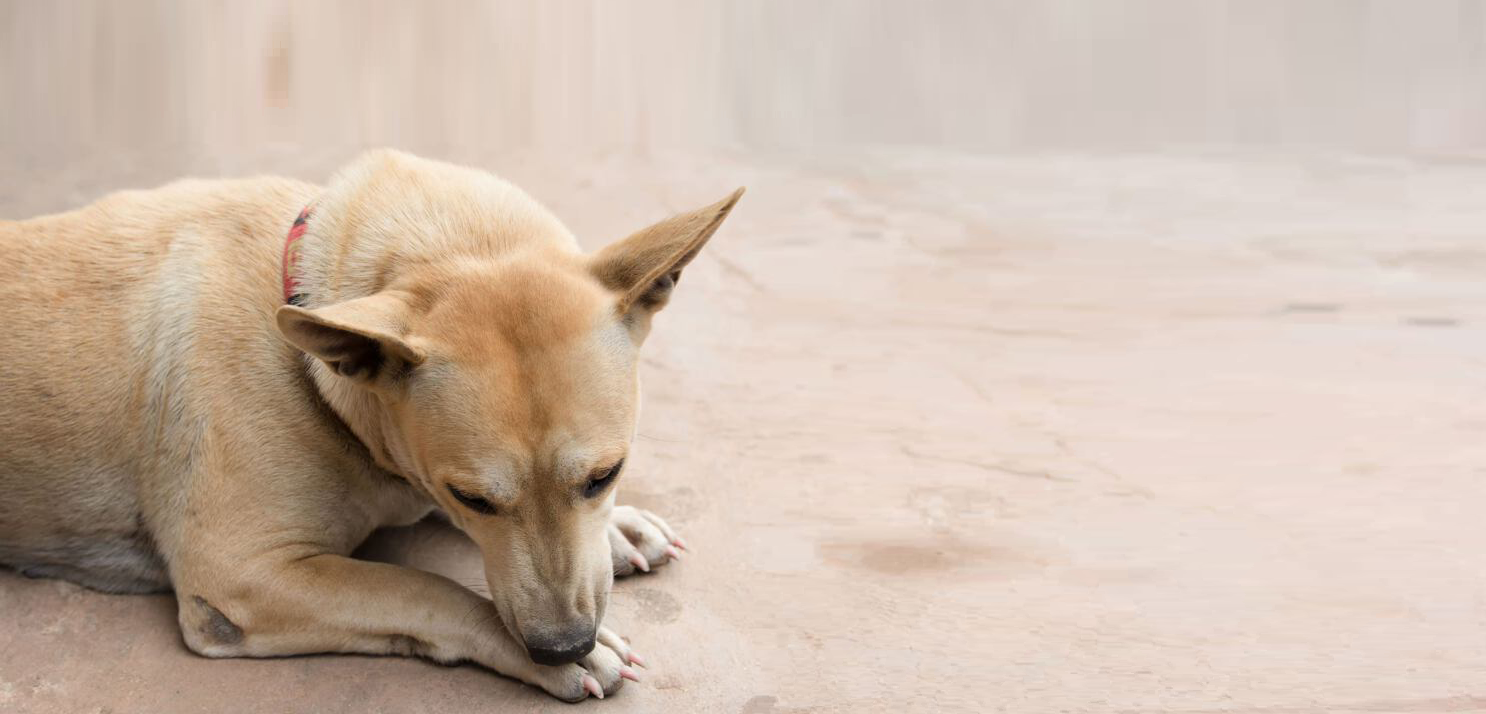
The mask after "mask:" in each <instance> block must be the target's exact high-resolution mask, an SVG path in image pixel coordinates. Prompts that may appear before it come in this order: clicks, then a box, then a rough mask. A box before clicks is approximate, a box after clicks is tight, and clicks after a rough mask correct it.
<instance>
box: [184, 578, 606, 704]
mask: <svg viewBox="0 0 1486 714" xmlns="http://www.w3.org/2000/svg"><path fill="white" fill-rule="evenodd" d="M193 584H210V587H201V586H198V587H193ZM177 585H178V587H177V588H176V592H177V599H178V604H179V606H180V625H181V630H182V633H183V634H184V636H185V640H186V644H187V646H189V647H190V648H191V649H192V650H193V651H195V652H197V653H199V654H202V655H205V656H207V657H277V656H284V655H297V654H313V653H322V652H358V653H364V654H383V655H388V654H391V655H404V656H407V655H416V656H421V657H427V658H429V659H432V660H434V661H437V662H442V663H446V664H452V663H455V662H461V661H471V662H475V663H477V664H481V665H484V666H485V667H488V668H490V669H493V670H495V671H496V672H499V673H501V674H504V675H507V676H510V677H514V678H516V679H519V680H521V681H524V682H527V683H529V684H533V685H536V686H538V687H541V688H542V689H545V690H547V691H548V692H549V693H551V694H552V695H553V696H556V697H558V698H560V699H564V700H568V701H577V700H580V699H583V698H584V697H587V696H588V695H589V693H594V694H595V695H597V692H598V691H603V692H604V693H606V694H607V693H610V692H613V691H615V690H617V689H618V688H619V687H620V685H621V684H622V682H623V679H622V675H625V674H629V673H628V672H627V671H626V667H625V664H624V663H625V662H628V661H629V655H630V652H629V651H628V646H627V645H626V644H624V642H623V640H621V639H620V638H619V637H618V636H616V635H614V634H613V633H612V632H609V631H608V630H607V629H604V628H600V630H599V643H598V644H597V645H596V646H595V647H594V649H593V651H592V652H590V653H589V654H588V656H586V657H584V658H583V659H582V660H580V661H579V662H578V663H576V664H568V665H561V666H557V667H546V666H542V665H538V664H535V663H533V662H532V661H531V660H530V658H529V657H528V656H527V654H526V650H525V648H524V647H522V645H521V644H520V643H518V642H517V641H516V640H515V639H514V638H513V637H511V635H510V634H509V633H508V632H507V631H506V629H505V627H504V626H503V625H502V624H501V620H500V617H499V615H498V614H497V613H496V610H495V607H494V605H492V604H491V602H490V601H489V600H486V599H485V598H482V597H480V596H478V595H476V594H474V593H473V592H470V591H469V590H467V589H465V588H463V587H461V586H460V585H459V584H457V583H455V582H454V581H452V580H448V579H446V578H444V577H441V576H438V575H434V574H432V573H425V572H422V571H419V570H413V569H411V568H404V567H401V566H396V565H388V564H385V563H372V562H366V561H360V560H354V559H351V558H347V557H343V556H339V555H330V554H326V555H316V556H311V557H308V558H303V559H300V560H296V561H293V562H290V563H280V564H275V565H273V566H271V567H267V568H253V567H244V568H240V569H237V570H236V572H235V573H234V575H231V576H228V577H225V578H224V577H222V575H221V574H220V573H210V574H197V575H196V577H183V578H180V579H179V580H178V581H177ZM589 679H591V680H592V683H590V682H588V681H585V680H589Z"/></svg>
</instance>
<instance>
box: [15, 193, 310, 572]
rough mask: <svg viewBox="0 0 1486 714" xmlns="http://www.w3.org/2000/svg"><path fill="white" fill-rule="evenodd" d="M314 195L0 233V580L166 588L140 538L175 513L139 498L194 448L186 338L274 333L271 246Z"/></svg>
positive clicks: (37, 224) (147, 209)
mask: <svg viewBox="0 0 1486 714" xmlns="http://www.w3.org/2000/svg"><path fill="white" fill-rule="evenodd" d="M312 192H313V187H310V186H308V185H305V184H299V183H296V182H292V181H285V180H281V179H255V180H247V181H183V182H178V183H175V184H171V185H169V186H166V187H163V188H160V189H156V190H153V191H128V192H123V193H118V194H113V195H111V196H108V197H105V198H104V199H102V200H100V201H98V202H97V203H94V204H92V205H90V206H87V207H85V208H82V209H79V210H76V211H72V212H68V213H62V214H56V215H51V216H44V217H40V218H36V219H32V220H28V221H20V222H8V221H7V222H0V255H3V256H5V259H4V260H3V261H0V305H3V307H0V335H4V339H3V340H0V394H4V395H5V398H4V399H0V494H4V497H3V498H0V563H3V564H7V565H12V566H15V567H17V568H18V569H20V570H22V572H27V573H29V574H35V575H53V576H62V577H67V578H69V579H72V580H77V581H80V582H84V583H86V584H88V585H91V586H93V587H98V588H100V589H104V590H123V591H137V590H150V589H159V588H162V587H165V586H166V584H167V580H166V577H165V573H164V570H163V567H162V565H161V561H160V558H159V556H158V554H157V552H156V549H155V548H154V546H153V543H152V542H151V535H150V533H151V528H150V525H151V523H152V522H153V521H154V520H155V519H156V517H157V516H158V511H159V510H160V509H163V508H180V507H182V506H181V504H179V503H169V502H167V501H165V500H163V499H159V498H154V499H152V498H151V496H150V494H151V493H159V492H161V491H160V490H158V489H150V488H149V484H148V483H146V480H149V479H169V478H171V477H172V475H173V474H178V473H180V472H181V469H180V468H176V467H178V466H183V465H184V464H183V463H182V462H183V461H184V460H188V459H190V458H191V454H190V451H191V448H192V441H193V440H194V438H195V437H196V436H198V433H197V431H196V429H195V428H194V427H195V426H196V425H193V424H190V423H188V422H189V420H190V419H191V416H190V415H191V414H192V413H194V412H195V410H193V409H191V408H190V405H189V403H188V402H189V400H191V399H192V394H191V390H190V386H189V383H188V382H187V380H186V374H187V371H188V368H189V367H188V366H189V364H190V363H191V360H193V359H197V358H199V357H201V356H200V355H193V354H191V345H192V340H191V339H190V338H191V335H192V334H193V332H195V331H197V330H202V329H210V328H211V326H212V325H213V324H220V323H221V321H223V320H229V321H230V320H241V319H252V316H253V315H254V313H255V312H256V313H257V314H258V316H259V318H260V319H263V320H265V324H267V322H268V321H271V314H272V310H273V308H274V307H276V301H275V298H276V296H277V291H276V290H274V288H273V286H274V285H275V284H276V282H275V281H276V280H277V277H276V273H275V270H276V267H277V265H278V261H277V258H276V257H275V255H274V251H275V250H277V249H278V247H279V246H276V245H275V241H274V240H273V239H272V235H273V234H274V233H275V232H279V233H281V232H282V231H283V230H285V227H281V226H279V224H281V223H283V222H284V220H285V218H284V216H285V215H288V216H289V217H291V218H292V216H293V212H294V211H295V210H297V208H296V207H295V206H296V204H298V203H301V202H302V201H303V200H304V198H305V197H306V196H308V195H311V194H312ZM244 203H248V204H257V205H255V206H253V208H257V209H261V210H253V208H250V209H249V210H243V208H242V204H244ZM255 220H256V221H261V222H264V224H263V225H250V224H249V223H250V222H251V221H255ZM203 288H209V289H203Z"/></svg>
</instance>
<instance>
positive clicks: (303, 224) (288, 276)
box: [282, 203, 315, 305]
mask: <svg viewBox="0 0 1486 714" xmlns="http://www.w3.org/2000/svg"><path fill="white" fill-rule="evenodd" d="M314 208H315V204H313V203H311V204H310V205H308V206H305V207H304V210H302V211H300V212H299V217H298V218H296V219H294V225H292V226H290V227H289V237H287V238H285V239H284V263H283V271H282V272H283V276H284V302H286V303H289V304H290V305H302V304H304V298H305V294H304V293H302V292H300V291H299V276H298V275H296V274H295V270H294V269H295V268H296V267H298V265H299V242H300V240H301V239H303V238H304V231H305V229H306V228H308V227H309V226H308V225H307V224H308V223H309V221H310V211H313V210H314Z"/></svg>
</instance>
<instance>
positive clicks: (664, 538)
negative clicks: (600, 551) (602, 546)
mask: <svg viewBox="0 0 1486 714" xmlns="http://www.w3.org/2000/svg"><path fill="white" fill-rule="evenodd" d="M609 549H610V551H611V552H612V553H613V555H614V574H615V575H632V574H634V573H635V572H636V571H641V572H646V573H648V572H650V569H651V568H655V567H659V566H661V565H665V564H666V563H669V562H671V561H672V560H679V559H680V558H681V551H683V550H685V549H686V545H685V542H684V541H682V540H681V538H680V537H679V536H677V535H676V532H675V531H673V530H671V527H670V526H669V525H667V524H666V522H665V521H663V520H661V518H660V516H657V515H655V514H654V513H651V512H650V511H645V510H641V509H639V508H635V507H633V506H615V507H614V511H613V514H612V515H610V516H609Z"/></svg>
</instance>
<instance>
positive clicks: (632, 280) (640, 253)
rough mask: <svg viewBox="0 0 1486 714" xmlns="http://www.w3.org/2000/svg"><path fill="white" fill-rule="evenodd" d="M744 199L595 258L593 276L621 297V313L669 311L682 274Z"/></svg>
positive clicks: (681, 219)
mask: <svg viewBox="0 0 1486 714" xmlns="http://www.w3.org/2000/svg"><path fill="white" fill-rule="evenodd" d="M742 196H743V189H741V188H740V189H738V190H736V191H734V192H733V194H732V195H731V196H728V197H727V198H724V199H722V200H721V201H718V202H717V203H714V204H712V205H710V206H707V207H706V208H699V209H697V210H695V211H692V212H690V213H683V214H681V215H679V216H673V217H671V218H667V219H666V220H664V221H661V222H660V223H657V224H655V225H653V226H651V227H649V228H646V229H644V230H642V231H640V232H639V233H636V234H634V235H632V236H630V237H628V238H625V239H624V240H622V241H619V242H618V243H613V244H611V245H609V246H607V247H605V248H604V249H603V250H600V251H599V252H598V254H597V255H595V256H594V257H593V274H594V275H595V276H597V277H598V279H599V281H600V282H602V283H603V284H604V286H605V287H607V288H609V289H610V290H613V291H614V292H617V293H619V295H620V298H619V312H620V313H621V314H623V313H628V312H631V311H633V310H644V311H647V312H654V311H656V310H659V309H661V308H662V307H665V304H666V301H667V299H669V298H670V296H671V289H672V288H674V287H675V286H676V281H678V280H680V279H681V269H682V268H684V267H686V264H687V263H690V262H691V259H692V258H695V257H697V253H698V252H700V251H701V250H702V246H703V245H706V244H707V239H708V238H711V237H712V234H713V233H716V232H717V227H718V226H720V225H722V220H723V219H724V218H727V216H728V212H729V211H731V210H733V205H734V204H736V203H737V202H738V199H739V198H740V197H742Z"/></svg>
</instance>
